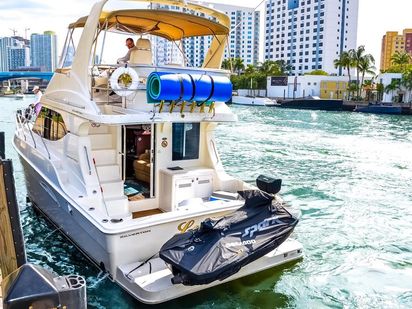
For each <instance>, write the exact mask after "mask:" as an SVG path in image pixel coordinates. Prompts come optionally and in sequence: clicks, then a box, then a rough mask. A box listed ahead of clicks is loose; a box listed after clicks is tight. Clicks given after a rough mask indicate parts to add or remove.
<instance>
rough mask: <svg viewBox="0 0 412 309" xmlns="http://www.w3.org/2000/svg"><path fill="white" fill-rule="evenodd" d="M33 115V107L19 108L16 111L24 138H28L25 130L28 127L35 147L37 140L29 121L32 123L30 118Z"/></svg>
mask: <svg viewBox="0 0 412 309" xmlns="http://www.w3.org/2000/svg"><path fill="white" fill-rule="evenodd" d="M32 117H33V113H32V109H30V108H23V109H19V110H17V112H16V119H17V125H18V126H19V129H20V131H21V132H22V133H23V136H24V140H26V134H25V133H24V130H25V129H27V130H28V131H29V133H30V136H31V139H32V142H33V146H34V148H37V144H36V140H35V139H34V136H33V132H32V130H31V129H30V126H29V123H31V122H30V119H31V118H32Z"/></svg>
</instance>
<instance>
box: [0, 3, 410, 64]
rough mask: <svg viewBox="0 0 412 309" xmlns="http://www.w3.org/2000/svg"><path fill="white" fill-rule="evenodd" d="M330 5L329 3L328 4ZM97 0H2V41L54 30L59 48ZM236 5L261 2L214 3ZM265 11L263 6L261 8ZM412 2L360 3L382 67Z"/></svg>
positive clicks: (369, 45)
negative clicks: (385, 42)
mask: <svg viewBox="0 0 412 309" xmlns="http://www.w3.org/2000/svg"><path fill="white" fill-rule="evenodd" d="M326 1H327V0H326ZM95 2H96V0H20V1H19V0H0V37H1V36H11V35H12V31H11V30H10V29H16V30H17V32H18V35H21V36H23V37H24V36H25V28H30V30H28V31H27V33H28V36H29V35H30V34H31V33H33V32H37V33H42V32H43V31H46V30H53V31H55V32H56V33H57V35H58V40H59V43H60V45H61V44H63V40H64V38H65V35H66V29H67V26H68V24H69V23H71V22H73V21H74V20H76V19H77V18H79V17H81V16H84V15H87V14H88V13H89V11H90V9H91V7H92V5H93V4H94V3H95ZM211 2H220V3H227V4H234V5H243V6H250V7H255V6H256V5H258V4H259V3H260V2H261V0H221V1H218V0H215V1H213V0H212V1H211ZM261 8H263V6H261ZM411 12H412V0H391V1H387V0H359V22H358V45H365V46H366V50H367V52H369V53H371V54H372V55H373V56H374V57H375V59H376V66H377V67H379V58H380V49H381V40H382V36H383V35H384V34H385V32H386V31H389V30H392V31H399V32H401V31H402V30H403V29H404V28H412V20H411V17H410V15H411Z"/></svg>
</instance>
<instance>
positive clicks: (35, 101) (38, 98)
mask: <svg viewBox="0 0 412 309" xmlns="http://www.w3.org/2000/svg"><path fill="white" fill-rule="evenodd" d="M42 95H43V93H42V92H41V90H39V91H37V93H36V94H35V97H34V104H36V103H39V102H40V99H41V97H42Z"/></svg>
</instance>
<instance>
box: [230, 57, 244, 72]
mask: <svg viewBox="0 0 412 309" xmlns="http://www.w3.org/2000/svg"><path fill="white" fill-rule="evenodd" d="M244 69H245V64H244V63H243V59H242V58H235V59H233V70H234V71H236V72H237V75H240V72H241V71H243V70H244Z"/></svg>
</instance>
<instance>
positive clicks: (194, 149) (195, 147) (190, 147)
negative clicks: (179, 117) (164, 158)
mask: <svg viewBox="0 0 412 309" xmlns="http://www.w3.org/2000/svg"><path fill="white" fill-rule="evenodd" d="M199 136H200V124H199V123H174V124H173V135H172V143H173V155H172V160H173V161H178V160H194V159H199Z"/></svg>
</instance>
